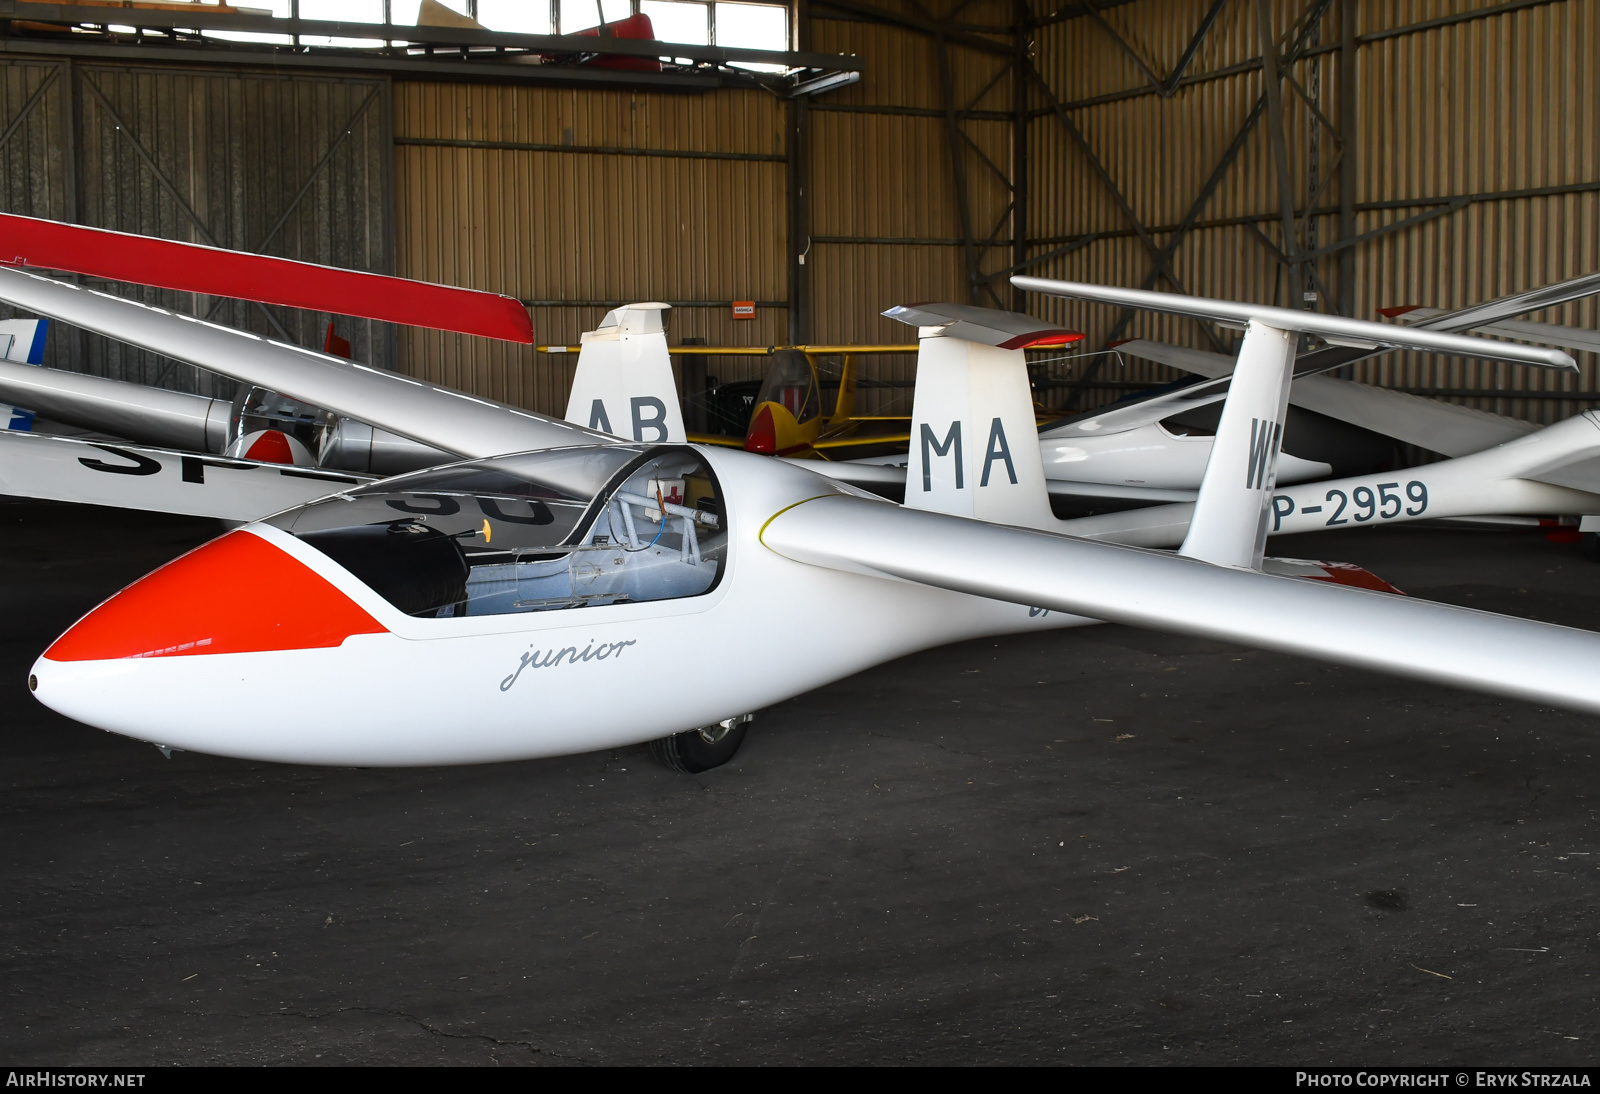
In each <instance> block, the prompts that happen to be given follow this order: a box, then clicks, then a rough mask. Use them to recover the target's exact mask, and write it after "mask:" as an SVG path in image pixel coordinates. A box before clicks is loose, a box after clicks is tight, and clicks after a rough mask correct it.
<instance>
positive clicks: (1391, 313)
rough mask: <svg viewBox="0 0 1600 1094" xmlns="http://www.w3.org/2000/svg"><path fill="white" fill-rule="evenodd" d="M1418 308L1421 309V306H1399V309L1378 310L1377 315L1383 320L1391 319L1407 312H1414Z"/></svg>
mask: <svg viewBox="0 0 1600 1094" xmlns="http://www.w3.org/2000/svg"><path fill="white" fill-rule="evenodd" d="M1420 307H1422V305H1421V304H1401V305H1400V306H1399V307H1394V308H1379V309H1378V314H1379V315H1381V316H1383V317H1384V318H1385V319H1393V318H1395V317H1396V316H1401V315H1404V314H1405V313H1406V312H1408V311H1416V310H1417V309H1418V308H1420Z"/></svg>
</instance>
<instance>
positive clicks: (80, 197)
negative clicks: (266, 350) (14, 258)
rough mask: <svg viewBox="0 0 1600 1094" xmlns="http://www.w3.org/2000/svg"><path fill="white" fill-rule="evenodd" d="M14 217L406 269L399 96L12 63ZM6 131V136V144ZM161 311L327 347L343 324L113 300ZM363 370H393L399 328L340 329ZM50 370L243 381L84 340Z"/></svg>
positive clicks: (305, 316) (190, 303) (330, 82)
mask: <svg viewBox="0 0 1600 1094" xmlns="http://www.w3.org/2000/svg"><path fill="white" fill-rule="evenodd" d="M0 74H3V76H4V79H3V80H0V89H3V96H4V97H3V101H0V112H3V113H4V117H5V118H6V119H7V121H6V122H5V123H4V124H5V125H6V126H7V127H8V128H12V127H14V132H12V133H11V135H10V137H9V139H8V140H7V141H6V143H5V146H4V149H3V153H4V156H5V160H4V163H3V168H4V181H3V183H0V186H3V187H4V189H3V190H0V196H3V209H4V211H6V212H14V213H23V214H27V215H30V216H46V217H51V218H53V219H58V220H67V221H75V222H77V223H82V224H88V225H92V226H95V227H102V228H113V229H117V230H119V231H128V232H139V233H143V234H146V235H155V236H162V237H165V238H168V239H179V240H185V241H188V242H195V243H208V244H213V245H216V246H221V247H229V248H234V249H238V250H247V251H261V252H264V253H268V254H274V255H280V256H284V257H289V258H298V259H304V260H307V261H313V262H322V263H329V264H332V265H337V266H345V267H350V268H355V269H369V270H387V269H389V268H391V266H392V254H391V244H390V240H391V238H392V229H391V226H390V216H389V192H390V191H389V186H390V178H391V175H390V156H389V101H388V96H389V87H388V83H387V81H385V80H381V79H341V78H336V77H283V76H278V75H275V74H271V73H254V72H218V71H217V70H214V69H213V70H207V71H204V72H198V71H174V70H170V69H156V68H130V67H121V66H107V65H89V64H74V63H70V62H66V61H59V62H50V61H41V62H31V61H7V62H4V63H3V64H0ZM4 133H5V131H4V130H0V136H3V135H4ZM113 289H114V291H117V292H122V293H125V294H127V295H130V296H133V297H135V298H137V299H142V300H145V301H147V302H149V303H156V304H160V305H161V306H163V307H167V308H171V309H173V310H177V311H182V312H186V313H189V314H197V315H205V316H209V317H211V318H213V319H215V320H217V321H219V322H223V323H227V324H230V325H233V326H238V327H246V328H249V329H252V330H255V331H258V332H259V333H262V334H270V335H273V336H276V337H286V338H288V339H289V340H291V341H294V342H297V343H300V344H302V345H316V346H320V345H321V343H322V336H323V329H324V325H325V323H326V322H327V319H328V317H327V316H325V315H316V314H312V313H306V312H300V311H295V310H292V309H282V308H264V307H260V306H254V305H252V306H247V305H244V304H240V303H237V302H234V301H226V300H219V299H217V298H212V297H201V296H195V295H193V294H189V293H172V292H158V291H156V290H150V289H140V288H137V287H133V286H123V285H117V286H113ZM339 332H340V334H341V335H343V336H344V337H346V338H348V339H350V341H351V342H352V343H353V345H354V348H355V352H356V355H357V356H358V357H360V358H363V359H378V360H384V359H388V358H392V356H393V349H392V335H391V332H390V331H389V329H388V328H387V326H386V325H383V324H374V323H368V322H357V321H354V320H350V319H343V318H341V319H340V320H339ZM47 354H48V356H47V363H49V364H52V365H56V366H58V367H65V368H73V369H78V370H81V371H87V372H92V373H95V374H98V375H106V376H112V377H115V378H118V379H125V380H134V381H138V382H143V383H156V384H160V385H163V386H167V387H176V388H179V389H183V390H190V391H200V392H202V393H205V394H219V395H227V394H230V393H231V391H232V387H233V385H232V384H231V382H229V381H226V380H223V379H221V378H219V377H215V376H213V375H211V374H208V373H203V372H199V371H198V370H195V369H193V368H191V367H189V366H187V365H177V364H175V363H174V362H172V361H169V360H167V359H165V358H159V357H156V356H155V355H152V354H148V353H144V352H142V351H139V350H133V349H130V348H128V347H126V346H123V345H121V344H119V343H116V342H111V341H109V340H107V339H103V338H99V337H98V336H93V335H88V334H84V333H83V332H78V331H66V330H58V331H57V332H56V333H55V335H54V336H53V337H52V338H51V339H50V340H49V342H48V343H47Z"/></svg>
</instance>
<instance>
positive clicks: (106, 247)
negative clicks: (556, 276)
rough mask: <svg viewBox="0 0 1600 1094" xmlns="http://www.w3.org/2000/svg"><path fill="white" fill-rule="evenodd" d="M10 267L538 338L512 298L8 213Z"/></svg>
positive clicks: (3, 253)
mask: <svg viewBox="0 0 1600 1094" xmlns="http://www.w3.org/2000/svg"><path fill="white" fill-rule="evenodd" d="M0 264H5V265H26V266H38V267H41V268H43V269H49V270H66V271H68V272H69V273H77V274H86V275H88V276H89V277H104V278H107V279H109V280H112V281H129V282H132V283H134V284H136V285H154V286H156V287H158V288H163V289H176V290H178V291H180V292H196V293H205V294H207V295H209V296H228V297H233V298H235V299H238V300H256V301H260V302H261V303H263V304H282V305H284V306H285V307H290V308H306V309H308V310H310V311H322V312H333V313H336V314H338V315H354V316H359V317H361V318H363V319H381V320H384V321H385V322H389V323H405V324H408V325H410V326H413V327H431V328H433V329H434V330H449V331H459V332H460V333H462V334H477V335H481V336H483V337H484V338H501V339H504V340H506V341H508V342H522V343H524V344H527V345H531V344H532V343H533V323H532V321H530V320H529V318H528V309H526V308H524V307H523V306H522V305H521V303H519V302H518V301H516V300H513V299H511V297H509V296H500V295H498V294H497V293H487V292H477V291H476V290H473V289H458V288H455V287H453V286H450V285H433V284H430V283H428V282H426V281H412V280H410V279H408V278H404V277H388V276H386V275H384V274H373V273H362V272H360V271H359V270H339V269H334V268H333V267H331V266H318V265H315V264H313V263H310V262H294V261H292V260H290V259H287V258H269V257H267V256H266V255H252V254H241V253H240V252H238V251H225V250H222V249H220V248H217V247H202V246H200V245H198V244H194V243H175V242H173V241H172V240H167V239H153V238H151V237H150V236H141V235H131V234H129V233H126V232H110V231H106V230H105V229H103V228H84V227H80V226H79V225H76V224H61V223H59V222H57V221H54V220H38V219H35V218H33V217H19V216H12V215H10V214H0Z"/></svg>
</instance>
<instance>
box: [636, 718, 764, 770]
mask: <svg viewBox="0 0 1600 1094" xmlns="http://www.w3.org/2000/svg"><path fill="white" fill-rule="evenodd" d="M750 718H751V715H749V714H741V715H740V716H739V717H737V718H729V719H727V720H726V721H722V722H717V723H715V724H714V725H709V726H705V727H704V728H702V729H691V730H689V732H687V733H674V734H673V735H672V736H671V737H662V738H660V739H659V740H655V741H651V742H650V755H652V756H654V757H655V758H656V759H657V760H659V761H660V762H661V763H662V764H663V765H665V766H667V767H670V768H671V769H672V770H674V771H681V772H683V773H684V774H686V775H698V774H699V773H700V772H702V771H710V770H711V769H712V768H713V767H721V766H722V765H723V764H725V763H727V762H728V761H729V760H731V759H733V754H734V753H735V752H738V751H739V746H740V745H742V744H744V733H745V727H746V725H747V724H748V723H749V721H750Z"/></svg>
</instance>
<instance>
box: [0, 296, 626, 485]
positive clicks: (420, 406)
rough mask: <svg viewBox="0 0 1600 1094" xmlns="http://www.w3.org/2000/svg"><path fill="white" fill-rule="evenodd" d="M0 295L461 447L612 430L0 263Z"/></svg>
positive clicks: (470, 451)
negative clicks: (508, 404) (563, 419)
mask: <svg viewBox="0 0 1600 1094" xmlns="http://www.w3.org/2000/svg"><path fill="white" fill-rule="evenodd" d="M0 301H4V302H5V303H7V304H11V305H14V306H15V307H18V308H22V309H24V310H26V311H30V312H35V313H37V314H39V315H46V316H49V317H50V318H52V319H57V320H59V321H61V322H63V323H70V324H72V325H73V326H77V327H83V328H84V329H86V330H92V331H94V332H96V333H97V334H103V335H105V336H106V337H108V338H115V339H116V340H117V341H119V342H126V343H128V344H129V345H133V346H138V347H140V348H141V349H147V350H150V351H151V352H153V353H160V354H163V355H165V356H167V357H171V358H174V359H176V360H179V361H183V362H186V363H188V364H191V365H197V366H199V367H200V368H203V369H207V370H209V371H211V372H216V373H220V374H221V375H223V376H231V377H233V378H234V379H235V380H240V381H243V382H244V383H247V384H253V385H255V386H257V387H263V388H267V389H269V390H272V391H278V392H282V393H283V394H285V395H288V396H290V397H291V398H294V399H298V400H300V401H302V402H306V403H310V404H311V405H313V406H319V407H322V408H324V409H326V410H331V411H333V412H334V413H336V414H343V415H346V416H347V417H351V418H355V419H357V420H359V421H362V422H367V423H370V424H372V425H376V426H380V427H382V428H383V429H387V430H390V431H391V432H394V433H398V434H400V435H401V436H403V437H409V438H411V439H412V440H416V441H421V442H423V443H424V444H430V445H433V446H434V447H435V448H440V449H443V450H444V451H446V452H453V453H457V454H459V455H462V456H473V457H477V456H495V455H499V454H501V453H505V452H522V451H526V450H528V449H533V448H557V447H561V446H563V445H573V444H597V443H608V442H609V443H615V442H616V441H617V439H618V438H616V437H613V436H611V435H609V434H606V433H597V432H595V431H594V430H591V429H584V428H583V427H582V426H577V425H572V424H571V423H568V422H563V421H559V420H557V419H555V418H549V417H546V416H545V415H543V414H535V413H533V412H532V411H527V410H521V409H519V408H517V407H511V406H506V405H505V404H503V403H495V402H491V401H489V400H488V399H480V398H477V397H476V396H473V395H466V394H463V393H462V392H459V391H452V390H450V389H449V388H445V387H439V386H437V385H434V384H428V383H424V382H422V381H421V380H413V379H411V378H410V377H407V376H401V375H399V374H398V373H394V372H387V371H385V370H383V369H379V368H373V367H371V366H368V365H362V364H357V363H355V362H352V361H347V360H345V359H343V358H341V357H330V356H328V355H326V354H321V353H314V352H312V351H311V350H308V349H302V348H301V347H299V346H291V345H285V344H284V343H282V342H274V341H271V340H270V339H267V338H262V337H260V336H259V335H255V334H251V333H249V332H247V331H239V330H234V329H233V328H231V327H223V326H218V325H217V324H215V323H207V322H205V321H204V320H200V319H195V318H192V317H190V316H187V315H178V314H176V313H174V312H169V311H165V310H163V309H161V308H152V307H149V306H147V305H145V304H139V303H136V302H134V301H132V300H124V299H122V298H121V297H116V296H108V295H107V294H105V293H101V292H95V291H94V290H92V289H81V288H78V287H77V286H75V285H66V284H63V283H61V282H59V281H52V280H51V279H49V278H47V277H39V276H36V275H34V274H30V273H23V272H22V271H20V270H13V269H4V268H0Z"/></svg>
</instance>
